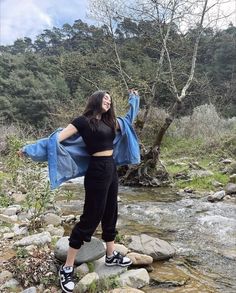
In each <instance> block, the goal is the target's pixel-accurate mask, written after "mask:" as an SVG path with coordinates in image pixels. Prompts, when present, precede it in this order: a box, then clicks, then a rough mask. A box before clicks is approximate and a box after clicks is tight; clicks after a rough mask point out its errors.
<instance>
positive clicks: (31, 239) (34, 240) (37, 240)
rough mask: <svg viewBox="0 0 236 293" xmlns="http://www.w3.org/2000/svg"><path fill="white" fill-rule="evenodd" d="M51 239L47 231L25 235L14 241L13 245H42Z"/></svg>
mask: <svg viewBox="0 0 236 293" xmlns="http://www.w3.org/2000/svg"><path fill="white" fill-rule="evenodd" d="M51 240H52V238H51V235H50V233H49V232H42V233H38V234H34V235H31V236H26V237H24V238H22V239H21V240H19V241H16V242H15V243H14V245H15V246H27V245H31V244H33V245H42V246H43V245H44V244H46V243H50V242H51Z"/></svg>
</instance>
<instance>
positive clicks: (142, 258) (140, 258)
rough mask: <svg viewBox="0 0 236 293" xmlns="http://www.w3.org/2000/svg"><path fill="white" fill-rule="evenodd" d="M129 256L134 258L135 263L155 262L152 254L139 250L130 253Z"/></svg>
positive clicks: (147, 263)
mask: <svg viewBox="0 0 236 293" xmlns="http://www.w3.org/2000/svg"><path fill="white" fill-rule="evenodd" d="M127 257H128V258H130V259H131V260H132V262H133V265H150V264H151V263H153V258H152V257H151V256H149V255H145V254H140V253H137V252H131V253H128V254H127Z"/></svg>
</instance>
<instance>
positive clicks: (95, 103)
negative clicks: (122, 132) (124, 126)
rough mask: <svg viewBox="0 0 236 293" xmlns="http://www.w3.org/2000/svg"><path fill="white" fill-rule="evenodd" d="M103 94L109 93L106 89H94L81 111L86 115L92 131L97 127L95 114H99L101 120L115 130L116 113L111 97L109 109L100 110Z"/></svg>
mask: <svg viewBox="0 0 236 293" xmlns="http://www.w3.org/2000/svg"><path fill="white" fill-rule="evenodd" d="M105 94H109V93H108V92H107V91H101V90H99V91H96V92H94V93H93V94H92V95H91V96H90V97H89V98H88V101H87V105H86V107H85V110H84V112H83V115H84V116H85V117H87V119H88V122H89V126H90V127H91V129H92V130H93V131H94V130H96V129H97V127H98V121H99V120H98V119H97V115H101V120H102V121H103V122H104V123H106V124H107V125H108V126H109V127H111V128H112V129H113V130H115V127H116V115H115V111H114V107H113V102H112V99H111V105H110V109H109V110H108V111H106V112H103V110H102V100H103V97H104V96H105Z"/></svg>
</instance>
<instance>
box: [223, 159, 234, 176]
mask: <svg viewBox="0 0 236 293" xmlns="http://www.w3.org/2000/svg"><path fill="white" fill-rule="evenodd" d="M224 171H225V173H228V174H231V175H232V174H235V173H236V162H235V161H234V162H232V163H231V164H230V165H229V166H228V167H227V168H226V169H225V170H224Z"/></svg>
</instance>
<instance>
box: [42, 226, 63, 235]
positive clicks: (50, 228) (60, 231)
mask: <svg viewBox="0 0 236 293" xmlns="http://www.w3.org/2000/svg"><path fill="white" fill-rule="evenodd" d="M45 230H46V231H48V232H49V233H50V234H51V236H58V237H62V236H63V235H64V233H65V230H64V228H63V227H57V228H56V227H54V226H53V225H51V224H50V225H48V226H47V227H46V229H45Z"/></svg>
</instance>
